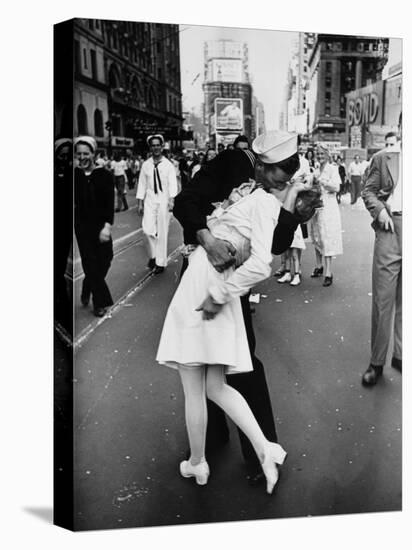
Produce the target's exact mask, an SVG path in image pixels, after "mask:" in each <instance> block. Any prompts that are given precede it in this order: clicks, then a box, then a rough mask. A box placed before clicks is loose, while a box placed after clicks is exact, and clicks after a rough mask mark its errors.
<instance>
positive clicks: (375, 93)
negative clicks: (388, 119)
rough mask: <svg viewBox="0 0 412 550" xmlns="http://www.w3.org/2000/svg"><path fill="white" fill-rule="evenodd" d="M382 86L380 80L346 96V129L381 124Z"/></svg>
mask: <svg viewBox="0 0 412 550" xmlns="http://www.w3.org/2000/svg"><path fill="white" fill-rule="evenodd" d="M383 86H384V83H383V81H382V80H380V81H378V82H375V83H374V84H370V85H369V86H365V87H363V88H359V89H358V90H354V91H353V92H349V93H348V94H346V98H347V115H346V124H347V127H348V128H350V127H352V126H366V125H368V124H378V125H381V124H382V122H383V110H384V109H383V107H384V106H383Z"/></svg>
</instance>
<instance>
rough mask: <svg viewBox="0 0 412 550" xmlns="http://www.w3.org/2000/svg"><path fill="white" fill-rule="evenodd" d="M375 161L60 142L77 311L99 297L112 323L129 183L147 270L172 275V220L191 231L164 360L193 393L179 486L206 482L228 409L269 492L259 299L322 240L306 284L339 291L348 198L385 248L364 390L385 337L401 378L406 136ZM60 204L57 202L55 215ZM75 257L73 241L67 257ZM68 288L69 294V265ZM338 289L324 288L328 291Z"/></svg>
mask: <svg viewBox="0 0 412 550" xmlns="http://www.w3.org/2000/svg"><path fill="white" fill-rule="evenodd" d="M386 141H387V146H386V147H385V149H384V150H383V151H380V152H378V153H376V154H375V155H374V156H373V157H372V159H371V160H370V161H369V162H368V161H366V160H363V161H361V159H360V155H355V157H354V158H353V161H351V162H350V163H349V165H348V168H347V169H346V166H345V162H344V159H343V158H342V157H341V156H339V155H338V154H336V153H334V152H333V151H330V150H329V149H328V147H327V146H325V145H324V144H322V143H318V144H316V145H315V146H313V147H306V148H304V146H303V144H302V143H300V144H299V142H298V136H297V135H296V134H291V133H288V132H280V131H273V132H266V133H264V134H262V135H260V136H258V137H257V138H255V140H254V141H253V143H252V144H250V142H249V140H248V138H247V137H246V136H242V135H241V136H238V137H237V138H236V140H235V141H234V142H233V144H230V146H228V147H225V146H224V145H223V144H221V143H219V144H217V147H216V150H215V149H214V148H207V149H206V150H204V151H197V152H195V151H187V152H184V153H181V154H179V155H178V154H174V153H171V152H170V151H169V150H167V149H165V140H164V137H163V136H162V135H161V134H154V135H151V136H149V137H148V138H147V146H148V148H149V153H148V155H147V156H146V158H143V157H142V156H139V155H128V156H127V155H124V156H122V155H120V154H118V153H115V155H114V156H113V158H109V157H108V156H107V155H105V154H104V153H99V152H98V148H97V144H96V141H95V140H94V138H93V137H90V136H79V137H77V138H76V139H75V140H74V141H73V143H72V142H71V140H64V139H63V140H58V141H56V144H55V157H56V163H55V182H56V186H57V185H58V186H59V188H61V187H62V185H64V184H65V183H66V184H67V182H68V178H69V177H70V176H69V174H70V173H71V171H72V166H71V157H72V148H73V154H74V157H73V158H74V200H75V205H74V206H75V210H74V227H75V233H76V239H77V243H78V247H79V251H80V256H81V262H82V266H83V271H84V279H83V283H82V291H81V303H82V304H83V305H84V306H87V305H88V304H89V302H90V300H92V301H93V311H94V314H95V315H96V316H98V317H102V316H104V315H105V314H106V313H107V311H108V309H109V308H110V307H111V305H112V304H113V299H112V296H111V293H110V290H109V288H108V285H107V282H106V280H105V279H106V276H107V273H108V271H109V268H110V265H111V262H112V259H113V240H112V226H113V223H114V216H115V213H116V212H120V211H125V210H127V209H128V202H127V194H126V186H127V187H128V188H129V190H130V189H136V198H137V211H138V214H139V215H142V216H143V217H142V230H143V232H144V234H145V236H146V239H147V245H148V263H147V267H148V268H149V269H151V270H153V272H154V274H156V275H158V274H161V273H163V272H164V270H165V268H166V267H167V242H168V230H169V224H170V219H171V216H172V213H173V215H174V216H175V218H176V219H177V220H178V221H179V223H180V224H181V226H182V228H183V235H184V246H183V263H182V273H181V278H180V283H179V285H178V287H177V290H176V292H175V294H174V296H173V299H172V301H171V303H170V305H169V309H168V312H167V315H166V318H165V321H164V325H163V330H162V334H161V338H160V343H159V346H158V350H157V354H156V359H157V361H158V362H159V363H160V364H162V365H166V366H168V367H171V368H174V369H177V370H178V372H179V375H180V378H181V382H182V386H183V390H184V397H185V419H186V426H187V433H188V439H189V444H190V456H189V457H188V458H187V460H184V461H183V462H182V463H181V464H180V473H181V475H182V476H183V477H194V478H195V480H196V482H197V483H198V484H199V485H204V484H206V483H207V480H208V477H209V474H210V470H209V466H208V463H207V460H206V455H207V454H208V453H210V452H212V451H213V450H216V449H218V448H220V447H221V446H222V445H224V444H225V443H226V441H227V439H228V427H227V423H226V419H225V413H226V414H227V415H228V416H229V417H230V418H231V419H232V420H233V421H234V422H235V424H236V425H237V426H238V428H239V434H240V441H241V449H242V454H243V456H244V459H245V463H246V466H247V472H248V476H249V479H250V480H252V481H253V480H254V481H256V482H258V481H259V480H261V479H264V480H265V481H266V490H267V492H268V493H272V491H273V489H274V487H275V485H276V482H277V479H278V475H279V472H278V466H279V465H281V464H282V463H283V462H284V460H285V458H286V451H285V450H284V449H283V448H282V447H281V446H280V444H279V443H278V438H277V433H276V427H275V421H274V418H273V412H272V408H271V401H270V394H269V390H268V387H267V383H266V378H265V373H264V367H263V365H262V363H261V361H260V360H259V359H258V358H257V357H256V355H255V335H254V331H253V323H252V316H251V309H250V302H249V295H250V291H251V289H252V288H253V286H254V285H256V284H257V283H258V282H260V281H263V280H264V279H267V278H268V277H269V276H271V274H272V271H271V263H272V259H273V255H280V256H281V264H280V267H279V268H278V269H277V270H276V271H275V273H274V276H275V277H276V278H277V282H278V283H280V284H285V283H289V284H290V285H291V286H298V285H300V284H301V283H302V270H301V255H302V251H303V250H305V248H306V244H305V241H307V240H308V239H309V238H310V240H311V242H312V243H313V245H314V250H315V258H314V269H313V272H312V274H311V277H313V278H317V277H321V276H322V275H323V277H324V278H323V286H324V287H330V286H331V285H332V284H333V271H332V261H333V258H334V257H336V256H338V255H341V254H342V253H343V246H342V227H341V214H340V207H339V204H340V202H341V198H342V196H343V195H345V194H346V193H348V192H350V194H351V204H352V205H355V204H356V202H357V200H358V199H359V197H360V196H361V197H362V199H363V201H364V203H365V206H366V208H367V209H368V210H369V212H370V214H371V216H372V218H373V227H374V229H375V233H376V242H375V248H374V257H373V273H372V354H371V361H370V365H369V367H368V368H367V370H366V372H365V373H364V375H363V378H362V383H363V384H364V385H367V386H373V385H374V384H376V382H377V381H378V379H379V378H380V377H381V376H382V373H383V368H384V365H385V361H386V355H387V353H388V349H389V345H390V341H391V339H392V338H393V340H394V349H393V358H392V366H393V367H394V368H397V369H398V370H401V369H402V348H401V328H402V313H401V312H402V241H401V239H402V202H401V199H402V197H401V191H402V177H401V165H400V163H401V154H400V153H401V149H400V140H399V139H398V136H397V135H396V134H395V133H392V132H391V133H389V134H387V136H386ZM58 208H61V205H59V206H58ZM64 255H66V259H67V255H68V250H67V243H66V246H65V247H64V251H63V250H62V251H61V254H60V256H59V258H60V259H59V266H62V265H63V256H64ZM59 269H60V271H61V272H59V273H60V278H59V281H60V286H59V289H60V291H61V287H62V286H64V285H63V281H62V274H63V276H64V270H63V269H62V268H60V267H59ZM328 292H329V291H328Z"/></svg>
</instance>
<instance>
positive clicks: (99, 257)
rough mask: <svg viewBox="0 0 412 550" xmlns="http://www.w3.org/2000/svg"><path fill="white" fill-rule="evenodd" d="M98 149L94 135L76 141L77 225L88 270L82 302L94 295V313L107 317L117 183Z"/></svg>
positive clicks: (75, 200) (85, 270) (79, 241)
mask: <svg viewBox="0 0 412 550" xmlns="http://www.w3.org/2000/svg"><path fill="white" fill-rule="evenodd" d="M96 148H97V146H96V141H95V140H94V138H92V137H90V136H81V137H78V138H76V139H75V140H74V152H75V155H76V158H77V163H78V167H76V168H75V169H74V227H75V233H76V238H77V243H78V245H79V251H80V257H81V261H82V266H83V271H84V280H83V285H82V291H81V302H82V304H83V306H87V305H88V304H89V301H90V297H92V300H93V311H94V314H95V315H96V316H97V317H103V315H105V313H106V311H107V309H108V307H110V306H111V305H113V300H112V296H111V294H110V290H109V288H108V286H107V284H106V281H105V277H106V275H107V273H108V271H109V268H110V264H111V261H112V259H113V242H112V236H111V228H112V225H113V216H114V212H113V208H114V205H113V193H114V186H113V177H112V174H111V173H110V172H109V171H108V170H106V169H105V168H98V167H96V165H95V163H94V156H95V152H96Z"/></svg>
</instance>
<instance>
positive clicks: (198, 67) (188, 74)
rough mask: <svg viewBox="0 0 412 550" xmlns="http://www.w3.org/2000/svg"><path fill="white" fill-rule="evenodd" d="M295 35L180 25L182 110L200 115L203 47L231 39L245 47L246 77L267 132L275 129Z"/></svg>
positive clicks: (280, 32)
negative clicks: (260, 105) (259, 106)
mask: <svg viewBox="0 0 412 550" xmlns="http://www.w3.org/2000/svg"><path fill="white" fill-rule="evenodd" d="M297 37H298V33H294V32H285V31H268V30H256V29H236V28H227V27H203V26H199V25H193V26H190V25H181V27H180V66H181V80H182V95H183V109H184V110H192V109H194V110H195V112H197V113H199V114H200V107H201V104H202V102H203V91H202V83H203V80H204V50H203V48H204V43H205V42H206V41H208V40H220V39H232V40H236V41H241V42H245V43H247V44H248V47H249V75H250V80H251V84H252V86H253V92H254V95H255V96H256V98H257V99H258V100H259V101H261V102H262V103H263V107H264V110H265V123H266V129H267V130H274V129H276V128H278V124H279V115H280V111H281V104H282V100H283V98H284V93H285V85H286V82H287V71H288V65H289V61H290V59H291V56H292V52H293V44H294V42H296V40H297Z"/></svg>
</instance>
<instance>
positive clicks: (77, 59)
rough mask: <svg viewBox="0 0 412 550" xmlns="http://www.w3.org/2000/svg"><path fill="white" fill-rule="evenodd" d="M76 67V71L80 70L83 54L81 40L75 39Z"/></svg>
mask: <svg viewBox="0 0 412 550" xmlns="http://www.w3.org/2000/svg"><path fill="white" fill-rule="evenodd" d="M74 67H75V69H76V71H80V68H81V55H80V42H79V41H78V40H75V41H74Z"/></svg>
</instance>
